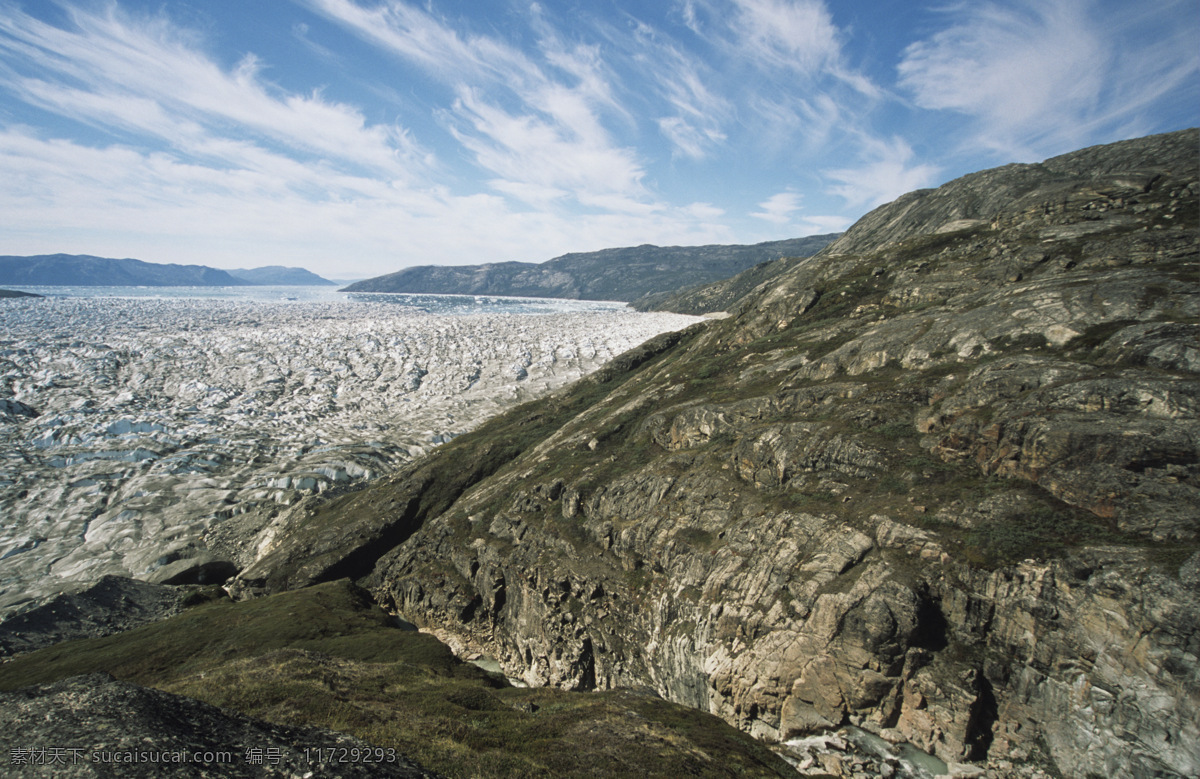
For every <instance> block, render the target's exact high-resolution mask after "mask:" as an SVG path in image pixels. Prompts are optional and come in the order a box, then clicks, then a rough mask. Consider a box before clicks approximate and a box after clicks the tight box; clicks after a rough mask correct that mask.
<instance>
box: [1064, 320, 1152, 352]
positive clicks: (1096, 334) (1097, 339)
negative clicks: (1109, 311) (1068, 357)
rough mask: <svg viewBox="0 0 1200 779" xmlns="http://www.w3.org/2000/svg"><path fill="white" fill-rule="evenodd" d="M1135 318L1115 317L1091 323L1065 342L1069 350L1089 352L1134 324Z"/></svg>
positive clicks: (1135, 322)
mask: <svg viewBox="0 0 1200 779" xmlns="http://www.w3.org/2000/svg"><path fill="white" fill-rule="evenodd" d="M1136 324H1137V320H1136V319H1117V320H1114V321H1112V322H1102V323H1101V324H1098V325H1092V326H1091V327H1089V328H1088V329H1087V330H1085V331H1083V332H1082V333H1080V334H1079V335H1077V336H1075V337H1074V338H1072V339H1071V340H1070V341H1067V343H1066V350H1067V351H1069V352H1091V351H1094V350H1095V349H1096V348H1098V347H1099V346H1101V345H1102V344H1103V343H1104V342H1105V341H1107V340H1108V339H1109V338H1112V337H1113V336H1114V335H1116V334H1117V333H1118V332H1120V331H1121V330H1124V329H1125V328H1126V327H1129V326H1130V325H1136Z"/></svg>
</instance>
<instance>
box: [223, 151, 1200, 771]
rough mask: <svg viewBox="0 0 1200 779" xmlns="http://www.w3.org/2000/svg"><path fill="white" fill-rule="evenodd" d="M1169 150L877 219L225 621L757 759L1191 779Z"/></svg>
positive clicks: (337, 537)
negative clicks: (407, 655) (278, 607)
mask: <svg viewBox="0 0 1200 779" xmlns="http://www.w3.org/2000/svg"><path fill="white" fill-rule="evenodd" d="M1198 148H1200V135H1198V134H1197V132H1196V131H1195V130H1191V131H1185V132H1180V133H1175V134H1170V135H1163V136H1155V137H1150V138H1145V139H1140V140H1134V141H1128V142H1123V143H1118V144H1113V145H1110V146H1104V147H1098V148H1093V149H1085V150H1083V151H1080V152H1076V153H1073V154H1068V155H1064V156H1061V157H1057V158H1054V159H1051V160H1047V161H1046V162H1044V163H1041V164H1035V165H1009V166H1006V167H1002V168H997V169H995V170H989V171H984V172H981V173H977V174H973V175H969V176H966V177H963V178H961V179H959V180H957V181H954V182H951V183H949V184H947V185H945V186H943V187H941V188H938V189H936V190H929V191H921V192H915V193H912V194H910V195H907V196H905V197H902V198H900V199H899V200H897V201H896V202H894V203H892V204H889V205H886V206H883V207H881V208H879V209H877V210H876V211H874V212H872V213H871V214H869V215H867V216H866V217H864V219H863V220H862V221H860V222H859V223H858V224H857V225H855V226H854V227H853V228H852V229H851V230H850V231H848V232H847V233H846V234H845V235H844V236H843V237H842V238H840V239H839V240H838V241H836V242H834V243H833V244H832V245H830V246H829V247H827V248H826V249H825V250H823V251H822V252H820V253H819V254H817V255H815V256H813V257H811V258H808V259H805V260H802V261H800V262H797V263H795V264H794V265H792V266H791V267H790V268H788V269H787V270H786V272H785V273H783V274H781V275H779V276H778V277H776V278H775V279H774V280H772V281H771V282H770V283H767V284H764V285H762V286H760V287H758V288H757V289H755V290H754V291H753V292H752V293H751V294H749V295H748V296H746V297H745V298H744V299H743V302H742V303H741V304H740V306H739V307H738V308H737V310H736V311H735V312H734V315H733V316H731V317H729V318H726V319H723V320H717V321H712V322H707V323H704V324H701V325H697V326H695V327H693V328H692V329H690V330H687V331H684V332H682V333H675V334H669V335H666V336H662V337H660V338H658V339H656V340H654V341H651V342H649V343H647V344H646V345H644V346H643V347H640V348H639V349H637V350H635V351H634V352H631V353H627V354H626V355H623V356H622V357H621V358H619V359H618V360H617V361H615V362H614V363H612V364H611V365H610V366H608V367H607V368H606V369H604V370H602V371H601V372H599V373H598V374H595V375H593V376H592V377H590V378H588V379H585V380H583V381H582V382H580V383H579V384H577V385H575V386H574V387H573V388H571V389H570V390H568V391H565V392H561V393H559V394H558V395H556V396H554V397H552V398H551V399H549V400H545V401H540V402H539V403H537V404H533V405H528V406H523V407H520V408H517V409H515V410H513V411H512V412H510V413H508V414H506V415H504V416H502V417H499V418H497V419H495V420H493V421H492V422H490V423H489V424H487V425H484V426H483V427H481V428H479V429H477V430H476V431H474V432H473V433H471V434H469V435H465V436H462V437H460V438H457V439H455V440H454V441H453V442H451V443H449V444H447V445H445V446H443V447H441V448H440V449H439V450H437V451H436V452H435V453H434V454H433V455H432V456H430V457H428V458H426V459H425V460H422V461H420V462H417V463H414V464H413V465H412V466H411V467H409V468H407V469H406V470H404V471H402V472H401V473H399V474H397V475H396V476H394V477H392V478H390V479H389V480H388V481H386V482H385V483H380V484H378V485H376V486H373V487H371V488H369V489H366V490H363V491H361V492H356V493H350V494H346V495H342V496H339V497H335V498H331V499H325V500H324V501H322V502H315V501H314V502H310V503H307V504H304V505H301V506H298V507H295V508H294V509H292V510H290V511H289V512H288V513H285V514H283V515H281V516H280V517H279V518H278V519H277V520H276V521H275V523H274V524H273V525H272V526H271V527H270V528H269V529H268V531H266V533H265V534H264V535H263V536H262V537H261V538H260V539H258V546H257V549H258V558H257V560H256V562H254V563H253V564H252V565H250V566H249V567H248V568H247V569H246V570H244V571H243V572H242V573H241V575H240V577H239V578H238V580H237V581H236V582H235V583H234V587H233V589H234V590H235V591H237V592H238V593H240V594H242V595H249V594H254V593H261V592H269V591H276V590H285V589H289V588H296V587H300V586H303V585H307V584H311V583H313V582H318V581H323V580H327V579H333V578H338V577H341V576H347V575H348V576H352V577H356V578H361V579H362V580H363V581H364V582H365V583H367V584H368V585H369V587H370V589H371V590H372V591H373V593H374V594H375V596H376V598H377V599H378V600H379V601H380V602H382V603H384V604H385V605H386V606H387V607H389V608H391V609H393V610H395V611H396V612H398V613H400V614H403V615H404V616H405V617H406V618H407V619H409V620H412V621H413V622H416V623H417V624H420V625H426V626H431V627H436V628H438V629H440V630H443V631H445V634H446V635H450V636H452V637H453V639H454V641H455V642H457V644H458V645H460V646H462V647H465V648H466V649H467V650H468V651H469V650H475V651H478V650H484V651H486V652H488V653H489V654H491V655H493V656H495V657H497V658H499V660H500V662H501V663H502V665H503V667H504V668H505V670H506V672H507V673H508V674H510V675H512V676H517V677H521V678H523V679H524V680H526V681H527V682H528V683H530V684H533V685H553V686H559V687H565V688H571V689H592V688H598V689H608V688H613V687H619V686H628V685H646V686H649V687H651V688H653V689H654V690H655V691H657V692H658V693H660V694H661V695H663V696H664V697H666V698H668V699H670V700H672V701H677V702H680V703H685V704H687V705H689V706H693V707H696V708H699V709H702V710H706V711H711V712H713V713H715V714H717V715H719V716H720V717H722V718H724V719H725V720H727V721H728V722H730V723H732V724H735V725H737V726H738V727H739V728H741V729H743V730H745V731H747V732H750V733H752V734H755V735H758V736H761V737H763V738H766V739H786V738H790V737H792V736H796V735H800V734H808V733H813V732H817V731H821V730H823V729H827V728H831V727H835V726H839V725H844V724H854V725H858V726H861V728H863V729H865V730H868V731H871V732H875V733H878V734H881V735H883V736H884V737H886V738H888V739H891V740H899V741H907V742H910V743H912V744H915V745H917V746H919V747H921V748H923V749H926V750H929V751H931V752H934V753H936V754H937V755H939V756H940V757H942V758H943V759H945V760H947V761H954V762H962V761H971V762H975V763H979V764H981V765H986V766H987V767H988V769H989V770H990V771H991V774H990V775H992V776H1014V775H1023V772H1024V774H1025V775H1029V772H1031V771H1033V770H1034V768H1035V767H1036V766H1038V765H1039V764H1040V762H1041V761H1046V762H1048V763H1052V764H1053V766H1054V770H1057V771H1058V772H1059V773H1061V774H1062V775H1063V776H1066V777H1091V776H1131V777H1151V776H1155V777H1157V776H1194V775H1197V774H1198V773H1200V753H1198V752H1197V751H1196V749H1195V745H1196V744H1197V743H1200V662H1198V658H1197V656H1198V655H1200V554H1198V551H1197V550H1198V549H1200V520H1198V519H1197V518H1198V517H1200V481H1198V479H1200V422H1198V421H1197V411H1198V410H1200V383H1198V382H1197V374H1198V373H1200V348H1197V336H1198V335H1200V327H1198V326H1197V321H1198V318H1200V296H1198V295H1197V294H1196V282H1197V279H1198V278H1200V276H1198V273H1200V268H1198V259H1200V258H1198V253H1200V250H1198V240H1197V221H1198V215H1200V203H1198V198H1197V195H1198V194H1200V183H1198V182H1197V163H1198V154H1197V149H1198ZM835 768H836V767H835ZM826 770H833V769H830V767H829V766H826ZM838 770H840V769H838ZM847 770H848V769H847ZM835 772H836V771H835Z"/></svg>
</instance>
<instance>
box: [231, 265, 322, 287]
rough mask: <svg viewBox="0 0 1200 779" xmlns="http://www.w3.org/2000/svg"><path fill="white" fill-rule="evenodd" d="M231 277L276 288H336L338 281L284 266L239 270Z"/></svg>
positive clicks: (232, 272)
mask: <svg viewBox="0 0 1200 779" xmlns="http://www.w3.org/2000/svg"><path fill="white" fill-rule="evenodd" d="M228 273H229V275H230V276H233V277H234V278H236V279H241V280H242V281H248V282H250V283H251V284H263V285H270V286H275V287H282V286H294V287H317V286H324V287H336V286H337V282H336V281H330V280H329V279H323V278H321V277H320V276H318V275H317V274H315V273H313V272H312V271H307V270H305V269H304V268H285V267H283V266H282V265H267V266H266V267H263V268H237V269H235V270H231V271H229V272H228Z"/></svg>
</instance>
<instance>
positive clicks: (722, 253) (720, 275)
mask: <svg viewBox="0 0 1200 779" xmlns="http://www.w3.org/2000/svg"><path fill="white" fill-rule="evenodd" d="M837 237H838V234H836V233H835V234H829V235H812V236H808V237H806V238H792V239H789V240H785V241H768V242H766V243H758V244H753V245H750V246H743V245H721V244H717V245H708V246H652V245H649V244H646V245H643V246H632V247H627V248H620V249H604V250H601V251H598V252H578V253H573V254H564V255H562V256H561V257H555V258H554V259H552V260H548V261H546V262H543V263H529V262H500V263H491V264H487V265H460V266H451V267H447V266H437V265H421V266H418V267H414V268H405V269H404V270H401V271H397V272H396V273H389V274H388V275H386V276H378V277H376V278H373V279H366V280H364V281H360V282H357V283H354V284H351V285H350V286H348V287H346V288H345V289H344V291H346V292H416V293H427V294H443V295H453V294H461V295H512V296H519V297H552V298H571V299H581V300H623V301H636V300H638V299H639V298H641V297H642V296H644V295H654V294H661V293H673V292H678V291H679V290H682V289H686V288H689V287H694V286H697V285H702V284H709V283H711V282H714V281H718V280H720V279H726V278H729V277H730V276H733V275H735V274H738V273H741V272H742V271H744V270H746V269H747V268H751V267H753V266H755V265H758V264H759V263H762V262H766V261H769V260H777V259H779V258H781V257H808V256H810V255H812V254H816V253H817V252H818V251H820V250H821V249H822V248H824V247H825V246H826V245H827V244H829V243H831V242H832V241H833V240H834V239H835V238H837Z"/></svg>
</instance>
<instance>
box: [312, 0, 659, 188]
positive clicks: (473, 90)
mask: <svg viewBox="0 0 1200 779" xmlns="http://www.w3.org/2000/svg"><path fill="white" fill-rule="evenodd" d="M308 1H309V5H311V6H312V7H313V8H314V9H316V10H318V11H320V12H322V13H324V14H326V15H327V16H328V17H330V18H331V19H333V20H334V21H337V22H338V23H340V24H342V25H344V26H345V27H347V28H348V29H350V30H351V31H353V32H354V33H355V34H356V35H359V36H361V37H362V38H363V39H364V40H367V41H370V42H372V43H374V44H376V45H379V46H381V47H382V48H383V49H385V50H386V51H390V52H391V53H393V54H395V55H396V56H399V57H401V58H403V59H405V60H407V61H408V62H411V63H413V64H416V65H418V66H420V67H422V68H423V69H425V70H426V71H427V72H428V73H429V74H430V75H431V76H432V77H434V78H437V79H439V80H441V81H442V82H443V83H445V84H446V85H447V86H448V87H450V88H451V89H452V91H453V93H454V94H455V100H454V102H453V103H452V105H451V108H450V110H448V111H445V112H443V114H442V116H443V117H444V118H445V119H446V120H447V122H448V124H449V125H450V130H451V132H452V133H453V135H454V137H455V138H456V139H457V140H458V141H459V143H461V144H462V146H463V147H465V148H466V149H468V150H470V151H471V152H472V153H473V154H474V157H475V160H476V162H477V164H478V165H480V166H481V167H483V168H484V169H486V170H488V171H490V172H491V173H492V174H493V175H495V176H496V179H494V180H493V181H492V186H493V188H494V189H496V190H497V191H500V192H504V193H506V194H509V195H513V196H517V197H522V198H524V199H526V201H527V202H536V203H540V204H544V203H545V202H547V201H548V200H549V199H551V198H552V197H553V196H554V195H555V194H556V193H559V192H561V193H565V194H567V195H569V196H571V197H573V198H574V199H575V201H576V202H577V203H579V204H584V205H587V204H594V203H596V202H601V201H606V202H614V201H613V198H614V196H619V197H617V198H616V200H615V202H622V203H631V202H633V201H638V200H641V199H643V198H645V197H646V195H647V193H646V191H645V190H644V188H643V186H642V183H641V181H642V178H643V176H644V170H643V168H642V164H641V162H640V161H639V160H638V157H637V154H636V153H635V152H634V151H633V150H632V149H631V148H628V147H626V146H622V145H621V144H619V143H617V142H616V141H615V140H614V138H613V135H612V133H611V132H609V130H608V129H607V128H606V126H605V123H604V116H605V114H613V115H617V116H620V115H622V114H624V109H623V107H622V106H621V104H620V102H619V101H618V100H617V99H616V98H615V97H614V91H613V88H612V85H611V81H612V78H613V76H612V74H611V73H610V72H609V71H608V68H607V66H606V64H605V63H604V62H603V60H602V58H601V57H600V56H599V54H598V51H597V50H596V48H595V47H594V46H586V45H582V44H578V43H572V44H568V43H565V42H564V41H563V40H562V38H561V37H560V36H558V35H557V34H556V32H555V30H554V27H553V25H551V24H550V22H549V21H547V20H546V19H545V17H544V14H543V11H542V9H541V8H540V7H538V6H536V5H535V6H533V8H532V10H531V17H530V20H529V21H530V24H531V25H532V26H533V27H534V28H535V29H536V31H537V32H538V34H539V44H538V51H539V52H540V59H541V61H540V62H538V61H535V60H534V59H532V58H531V57H530V56H527V55H526V54H525V53H524V52H522V51H521V50H519V49H517V48H516V47H515V46H512V45H510V44H508V43H506V42H505V41H502V40H499V39H497V38H494V37H491V36H487V35H468V34H466V33H460V32H459V31H457V30H455V29H453V28H452V27H450V25H449V24H448V23H447V22H445V21H443V20H442V19H439V18H437V17H436V16H434V15H433V14H432V12H430V11H427V10H424V9H421V8H417V7H416V6H414V5H412V4H410V3H407V2H402V0H387V2H384V3H382V4H379V5H377V6H374V7H372V8H369V9H368V8H364V7H362V6H360V5H359V4H358V3H356V2H352V0H308Z"/></svg>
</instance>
